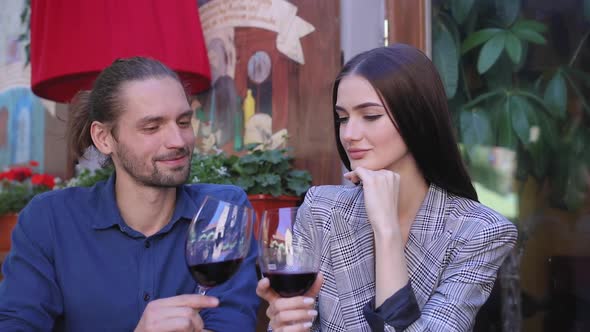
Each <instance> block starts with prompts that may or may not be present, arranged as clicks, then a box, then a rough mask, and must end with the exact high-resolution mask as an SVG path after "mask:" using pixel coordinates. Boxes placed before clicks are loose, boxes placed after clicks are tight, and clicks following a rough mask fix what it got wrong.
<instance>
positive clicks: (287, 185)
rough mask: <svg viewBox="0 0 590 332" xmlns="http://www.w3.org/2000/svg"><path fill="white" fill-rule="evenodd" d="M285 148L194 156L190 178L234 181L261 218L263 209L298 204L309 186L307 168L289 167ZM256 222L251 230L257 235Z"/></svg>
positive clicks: (250, 148)
mask: <svg viewBox="0 0 590 332" xmlns="http://www.w3.org/2000/svg"><path fill="white" fill-rule="evenodd" d="M292 161H293V157H292V156H291V155H290V154H289V153H288V150H287V149H257V148H255V147H254V146H249V147H248V153H247V154H245V155H242V156H235V155H227V154H225V153H223V152H222V153H218V154H213V155H199V154H197V155H195V156H193V161H192V165H191V175H190V178H189V181H190V182H192V183H198V182H203V183H218V184H234V185H237V186H239V187H241V188H243V189H244V191H245V192H246V193H247V194H248V199H249V200H250V202H251V203H252V205H253V207H254V209H255V210H256V213H257V214H258V216H259V217H260V216H261V214H262V211H264V210H265V209H272V208H279V207H288V206H297V205H298V204H299V203H300V201H301V198H302V196H303V194H304V193H305V192H306V191H307V189H308V188H309V186H310V185H311V175H310V173H309V172H308V171H305V170H297V169H294V168H293V166H292ZM257 228H258V227H257V225H256V226H255V227H254V232H255V234H257Z"/></svg>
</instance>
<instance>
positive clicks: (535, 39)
mask: <svg viewBox="0 0 590 332" xmlns="http://www.w3.org/2000/svg"><path fill="white" fill-rule="evenodd" d="M510 31H512V33H513V34H514V35H515V36H516V37H518V38H520V39H521V40H526V41H529V42H531V43H535V44H540V45H545V44H546V43H547V40H546V39H545V37H543V35H541V34H540V33H538V32H537V31H535V30H533V29H530V28H526V27H516V26H514V27H512V29H510Z"/></svg>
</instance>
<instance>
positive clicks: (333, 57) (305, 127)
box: [288, 0, 342, 185]
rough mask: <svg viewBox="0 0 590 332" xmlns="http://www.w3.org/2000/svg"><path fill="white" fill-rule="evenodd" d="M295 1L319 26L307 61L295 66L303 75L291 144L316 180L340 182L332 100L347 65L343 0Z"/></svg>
mask: <svg viewBox="0 0 590 332" xmlns="http://www.w3.org/2000/svg"><path fill="white" fill-rule="evenodd" d="M291 2H292V3H293V4H295V5H296V6H297V7H298V8H299V11H298V15H299V16H301V17H302V18H304V19H305V20H306V21H308V22H310V23H311V24H312V25H313V26H314V27H315V31H314V32H312V33H311V34H309V35H308V36H306V37H304V38H303V39H302V45H303V51H304V54H305V65H303V66H295V67H289V69H290V72H289V73H288V75H289V77H293V78H295V77H297V80H296V84H295V85H290V87H291V90H290V92H289V95H290V98H289V125H288V130H289V133H290V137H291V138H290V139H289V146H291V147H293V148H294V149H295V156H296V163H295V164H296V166H297V167H299V168H303V169H307V170H309V171H310V172H311V173H312V176H313V183H314V184H316V185H317V184H340V183H341V182H342V173H341V162H340V158H339V157H338V152H337V150H336V144H335V138H334V127H333V118H332V101H331V98H332V97H331V93H332V82H333V80H334V78H335V77H336V75H337V74H338V71H339V70H340V68H341V60H340V1H339V0H322V1H313V0H293V1H291Z"/></svg>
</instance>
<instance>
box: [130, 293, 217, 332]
mask: <svg viewBox="0 0 590 332" xmlns="http://www.w3.org/2000/svg"><path fill="white" fill-rule="evenodd" d="M218 305H219V300H218V299H217V298H215V297H211V296H204V295H197V294H185V295H178V296H173V297H168V298H165V299H159V300H155V301H152V302H150V303H149V304H148V305H147V307H146V308H145V310H144V311H143V315H142V316H141V319H140V320H139V323H138V324H137V327H136V328H135V332H148V331H150V332H151V331H157V332H164V331H187V332H189V331H190V332H193V331H204V330H203V329H204V327H205V325H204V323H203V320H202V319H201V316H200V315H199V310H201V309H204V308H214V307H217V306H218Z"/></svg>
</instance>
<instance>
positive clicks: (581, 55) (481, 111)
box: [432, 0, 590, 331]
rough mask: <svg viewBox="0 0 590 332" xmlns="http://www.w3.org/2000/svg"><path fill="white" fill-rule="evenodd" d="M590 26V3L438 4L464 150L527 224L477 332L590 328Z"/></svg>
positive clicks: (507, 208)
mask: <svg viewBox="0 0 590 332" xmlns="http://www.w3.org/2000/svg"><path fill="white" fill-rule="evenodd" d="M589 35H590V0H560V1H554V0H535V1H532V0H528V1H527V0H522V1H518V0H478V1H473V0H472V1H461V0H433V1H432V59H433V61H434V62H435V64H436V66H437V68H438V70H439V71H440V73H441V76H442V79H443V83H444V85H445V90H446V92H447V95H448V98H449V99H448V101H449V107H450V110H451V112H452V115H453V119H454V123H455V126H456V129H457V135H458V137H459V141H460V143H461V149H462V152H463V154H464V158H465V160H466V162H467V164H468V166H469V168H470V171H471V175H472V178H473V180H474V182H475V184H476V188H477V190H478V194H479V196H480V199H481V201H482V203H484V204H486V205H488V206H490V207H492V208H494V209H496V210H498V211H499V212H501V213H503V214H504V215H505V216H507V217H508V218H510V219H511V220H512V221H513V222H514V223H515V224H516V225H517V226H518V227H519V243H518V247H517V248H516V249H515V250H514V252H513V253H512V255H511V257H509V258H508V259H507V261H506V263H505V264H504V266H503V267H502V269H501V271H500V273H499V278H498V282H496V286H495V287H494V291H493V294H492V296H491V297H490V300H489V301H488V303H487V304H486V306H485V307H484V309H482V311H481V312H480V315H479V316H478V323H477V326H476V328H475V330H476V331H517V330H522V331H590V315H589V313H590V195H589V187H590V170H589V165H590V37H589ZM502 325H504V326H502Z"/></svg>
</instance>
